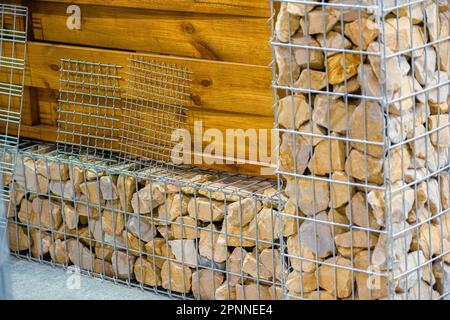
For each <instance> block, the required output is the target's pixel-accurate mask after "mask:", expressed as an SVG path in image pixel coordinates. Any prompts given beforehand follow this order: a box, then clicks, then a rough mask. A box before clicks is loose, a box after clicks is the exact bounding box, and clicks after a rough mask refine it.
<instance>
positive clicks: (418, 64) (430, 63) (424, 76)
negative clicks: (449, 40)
mask: <svg viewBox="0 0 450 320" xmlns="http://www.w3.org/2000/svg"><path fill="white" fill-rule="evenodd" d="M436 61H437V60H436V51H435V50H434V49H433V47H427V48H425V49H424V54H423V55H421V56H419V57H417V58H416V59H414V76H415V78H416V79H417V81H418V82H419V83H420V84H421V85H422V86H425V85H427V84H428V83H430V81H431V80H432V79H433V77H434V73H435V71H436Z"/></svg>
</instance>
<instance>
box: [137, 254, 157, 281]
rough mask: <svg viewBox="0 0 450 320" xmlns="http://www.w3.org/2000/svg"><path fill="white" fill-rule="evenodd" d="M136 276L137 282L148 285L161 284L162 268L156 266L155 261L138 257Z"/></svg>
mask: <svg viewBox="0 0 450 320" xmlns="http://www.w3.org/2000/svg"><path fill="white" fill-rule="evenodd" d="M134 276H135V278H136V281H137V282H140V283H143V284H146V285H148V286H152V287H153V286H160V285H161V270H159V269H158V268H155V267H154V265H153V263H151V262H149V261H147V260H145V259H143V258H142V259H139V258H138V259H136V262H135V263H134Z"/></svg>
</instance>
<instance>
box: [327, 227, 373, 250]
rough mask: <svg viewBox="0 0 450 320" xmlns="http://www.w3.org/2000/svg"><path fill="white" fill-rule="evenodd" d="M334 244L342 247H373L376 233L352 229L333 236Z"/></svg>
mask: <svg viewBox="0 0 450 320" xmlns="http://www.w3.org/2000/svg"><path fill="white" fill-rule="evenodd" d="M334 239H335V241H336V245H337V246H339V247H344V248H369V247H370V248H373V247H375V245H376V244H377V240H378V233H374V232H368V231H363V230H358V229H353V230H352V231H348V232H345V233H341V234H338V235H337V236H335V237H334Z"/></svg>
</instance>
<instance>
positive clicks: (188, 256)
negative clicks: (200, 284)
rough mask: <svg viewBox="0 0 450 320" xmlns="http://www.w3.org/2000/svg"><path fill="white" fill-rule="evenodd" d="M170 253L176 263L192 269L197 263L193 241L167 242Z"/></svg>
mask: <svg viewBox="0 0 450 320" xmlns="http://www.w3.org/2000/svg"><path fill="white" fill-rule="evenodd" d="M169 244H170V248H171V249H172V253H173V254H174V256H175V258H176V259H177V261H179V262H180V263H184V264H185V265H188V266H190V267H192V268H194V267H195V266H196V265H197V264H198V263H197V248H196V247H195V240H185V239H181V240H172V241H170V242H169Z"/></svg>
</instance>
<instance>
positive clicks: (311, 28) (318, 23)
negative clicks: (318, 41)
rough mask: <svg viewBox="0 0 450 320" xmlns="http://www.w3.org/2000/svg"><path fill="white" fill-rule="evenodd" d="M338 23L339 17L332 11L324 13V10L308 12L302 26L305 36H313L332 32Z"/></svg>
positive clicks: (301, 20)
mask: <svg viewBox="0 0 450 320" xmlns="http://www.w3.org/2000/svg"><path fill="white" fill-rule="evenodd" d="M337 22H338V17H337V16H335V15H334V14H333V12H331V11H330V10H326V8H325V12H323V11H322V8H319V9H315V10H313V11H310V12H308V14H306V15H305V17H303V18H301V19H300V26H301V28H302V31H303V34H305V35H312V34H318V33H322V34H323V33H324V32H328V31H330V30H331V29H332V28H333V26H334V25H335V24H336V23H337ZM324 29H325V30H324Z"/></svg>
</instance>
